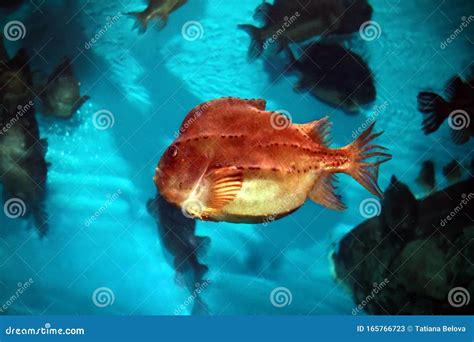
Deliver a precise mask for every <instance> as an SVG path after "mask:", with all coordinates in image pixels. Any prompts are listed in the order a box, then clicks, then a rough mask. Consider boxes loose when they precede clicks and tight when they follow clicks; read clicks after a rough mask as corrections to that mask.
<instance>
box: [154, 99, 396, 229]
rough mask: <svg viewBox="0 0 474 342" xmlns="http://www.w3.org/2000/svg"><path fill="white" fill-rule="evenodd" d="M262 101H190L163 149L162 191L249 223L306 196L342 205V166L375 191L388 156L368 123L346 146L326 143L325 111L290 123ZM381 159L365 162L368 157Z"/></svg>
mask: <svg viewBox="0 0 474 342" xmlns="http://www.w3.org/2000/svg"><path fill="white" fill-rule="evenodd" d="M265 107H266V103H265V101H264V100H243V99H237V98H223V99H218V100H214V101H210V102H207V103H204V104H202V105H200V106H198V107H196V108H195V109H194V110H193V111H191V112H190V113H189V114H188V116H187V117H186V118H185V120H184V122H183V125H182V127H181V133H182V134H181V135H180V136H179V137H178V138H177V139H176V141H175V142H174V143H173V144H172V145H171V146H170V147H169V148H168V149H167V150H166V152H165V153H164V154H163V156H162V158H161V160H160V163H159V165H158V167H157V169H156V175H155V178H154V180H155V183H156V185H157V187H158V190H159V192H160V193H161V194H162V195H163V196H164V198H165V199H166V200H167V201H168V202H170V203H172V204H174V205H176V206H178V207H181V208H183V209H184V210H185V211H186V212H189V213H191V214H192V215H193V216H196V217H198V218H200V219H203V220H213V221H227V222H243V223H255V222H263V221H264V220H266V219H268V218H272V219H277V218H280V217H283V216H286V215H288V214H290V213H291V212H293V211H295V210H296V209H298V208H299V207H300V206H301V205H303V203H304V202H305V201H306V199H307V198H308V197H310V198H311V199H312V200H314V201H315V202H317V203H320V204H322V205H324V206H326V207H328V208H332V209H336V210H342V209H344V208H345V205H344V204H343V203H342V201H341V199H340V196H339V195H337V194H335V192H334V188H333V182H334V174H335V173H340V172H342V173H347V174H350V175H351V176H352V177H354V178H355V179H356V180H357V181H359V182H360V183H361V184H362V185H363V186H364V187H366V188H367V189H368V190H369V191H370V192H372V193H373V194H375V195H378V196H381V191H380V189H379V187H378V185H377V174H378V167H379V165H380V164H381V163H383V162H384V161H387V160H388V159H390V157H391V156H390V155H389V154H387V153H384V152H381V150H384V148H383V147H381V146H378V145H367V144H368V143H369V142H370V141H372V140H373V139H374V138H376V137H377V136H379V135H380V133H379V134H374V133H372V129H373V125H372V126H371V127H370V128H369V129H368V130H367V131H365V132H364V133H363V134H361V136H360V137H359V138H358V139H357V140H356V141H354V142H353V143H352V144H349V145H348V146H346V147H343V148H339V149H333V148H329V147H328V141H327V137H328V133H329V132H328V131H329V127H330V124H329V122H328V120H327V118H324V119H321V120H318V121H314V122H312V123H308V124H301V125H297V124H291V123H289V122H288V121H287V120H288V119H286V117H285V116H283V115H282V114H280V113H276V112H269V111H266V109H265ZM372 157H380V158H383V159H382V160H378V161H375V162H372V163H370V162H368V161H367V159H368V158H372Z"/></svg>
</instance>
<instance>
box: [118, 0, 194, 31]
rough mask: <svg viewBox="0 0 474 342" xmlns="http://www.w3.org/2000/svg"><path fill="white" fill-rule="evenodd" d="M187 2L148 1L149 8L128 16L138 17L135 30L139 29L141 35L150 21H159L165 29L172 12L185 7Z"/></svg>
mask: <svg viewBox="0 0 474 342" xmlns="http://www.w3.org/2000/svg"><path fill="white" fill-rule="evenodd" d="M186 2H187V0H148V6H147V8H146V9H145V10H143V11H141V12H129V13H127V14H129V15H131V16H134V17H136V19H137V22H136V23H135V26H134V29H135V28H136V29H138V31H139V32H140V33H144V32H145V31H146V30H147V28H148V24H149V22H150V20H152V19H155V18H156V19H158V20H159V21H160V28H163V27H164V26H165V25H166V23H167V22H168V16H169V15H170V14H171V12H174V11H176V10H177V9H178V8H179V7H181V6H183V5H184V4H185V3H186Z"/></svg>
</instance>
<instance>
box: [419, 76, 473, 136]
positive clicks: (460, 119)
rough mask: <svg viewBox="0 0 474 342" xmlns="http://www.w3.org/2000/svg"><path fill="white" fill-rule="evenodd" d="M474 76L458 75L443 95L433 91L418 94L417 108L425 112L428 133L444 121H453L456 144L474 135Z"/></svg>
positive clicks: (424, 129) (424, 119)
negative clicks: (464, 76) (463, 77)
mask: <svg viewBox="0 0 474 342" xmlns="http://www.w3.org/2000/svg"><path fill="white" fill-rule="evenodd" d="M473 85H474V76H472V75H470V76H469V77H467V78H466V79H464V80H463V79H462V78H461V77H460V76H456V77H454V78H453V79H451V80H450V81H449V82H448V83H447V85H446V87H445V94H446V97H443V96H441V95H439V94H436V93H434V92H430V91H422V92H420V93H419V94H418V110H419V111H420V112H421V113H422V114H423V122H422V128H423V132H424V133H425V134H432V133H433V132H436V131H437V130H438V128H439V127H440V126H441V125H442V124H443V122H444V121H446V120H449V121H450V123H449V124H450V128H451V139H452V140H453V142H454V143H455V144H458V145H461V144H465V143H467V142H468V141H469V139H471V138H472V137H473V136H474V125H473V124H472V122H473V119H474V117H473V113H474V87H473Z"/></svg>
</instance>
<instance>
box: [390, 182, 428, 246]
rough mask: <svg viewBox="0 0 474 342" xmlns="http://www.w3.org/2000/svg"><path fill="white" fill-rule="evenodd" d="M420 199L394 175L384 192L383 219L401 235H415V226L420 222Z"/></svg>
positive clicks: (391, 228)
mask: <svg viewBox="0 0 474 342" xmlns="http://www.w3.org/2000/svg"><path fill="white" fill-rule="evenodd" d="M418 210H419V208H418V201H417V200H416V198H415V196H414V195H413V193H412V192H411V190H410V188H409V187H408V186H407V185H405V184H403V183H402V182H400V181H399V180H398V179H397V177H395V176H392V179H391V180H390V185H389V186H388V188H387V189H386V190H385V192H384V198H383V201H382V219H383V222H384V223H385V225H386V226H387V227H389V229H390V230H395V231H396V232H397V233H398V234H399V235H400V236H402V237H408V236H411V235H413V233H414V232H413V227H414V226H416V224H417V222H418Z"/></svg>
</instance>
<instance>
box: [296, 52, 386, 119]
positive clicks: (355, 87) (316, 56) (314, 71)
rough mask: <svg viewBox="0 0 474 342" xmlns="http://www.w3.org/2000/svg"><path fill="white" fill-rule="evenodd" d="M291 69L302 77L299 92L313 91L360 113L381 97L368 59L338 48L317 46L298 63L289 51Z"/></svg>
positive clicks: (325, 100) (303, 55)
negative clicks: (363, 108)
mask: <svg viewBox="0 0 474 342" xmlns="http://www.w3.org/2000/svg"><path fill="white" fill-rule="evenodd" d="M288 51H289V54H290V58H291V66H290V68H293V69H294V70H296V71H297V72H298V73H299V74H300V80H299V82H298V84H297V85H296V86H295V89H296V90H302V91H310V92H311V94H312V95H314V96H315V97H316V98H318V99H320V100H322V101H324V102H326V103H328V104H330V105H332V106H334V107H337V108H341V109H343V110H344V111H346V112H347V113H357V112H359V111H360V109H361V108H362V107H363V106H367V105H369V104H370V103H372V102H373V101H375V98H376V96H377V92H376V88H375V81H374V77H373V75H372V71H371V70H370V67H369V66H368V64H367V63H366V62H365V61H364V59H363V58H362V57H361V56H359V55H358V54H356V53H354V52H352V51H349V50H347V49H345V48H343V47H342V46H340V45H338V44H323V43H313V44H310V45H308V46H307V47H306V48H304V52H303V53H302V55H301V57H300V58H299V59H298V60H296V58H295V57H294V56H293V54H292V52H291V50H288Z"/></svg>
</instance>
